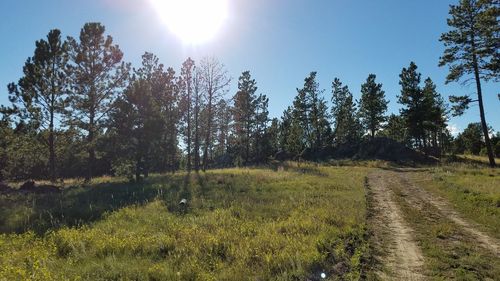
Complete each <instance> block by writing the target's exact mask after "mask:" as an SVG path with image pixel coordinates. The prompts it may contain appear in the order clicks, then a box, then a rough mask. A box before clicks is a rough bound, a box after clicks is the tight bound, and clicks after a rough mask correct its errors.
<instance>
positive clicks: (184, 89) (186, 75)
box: [179, 58, 196, 172]
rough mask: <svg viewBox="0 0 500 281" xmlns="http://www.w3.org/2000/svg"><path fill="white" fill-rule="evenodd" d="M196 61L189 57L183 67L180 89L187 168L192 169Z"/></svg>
mask: <svg viewBox="0 0 500 281" xmlns="http://www.w3.org/2000/svg"><path fill="white" fill-rule="evenodd" d="M195 71H196V70H195V62H194V61H193V60H192V59H191V58H188V59H187V60H186V61H185V62H184V63H183V64H182V68H181V76H180V78H179V84H180V85H179V88H180V89H179V91H180V93H181V96H182V98H181V112H182V113H181V115H182V119H183V121H184V126H185V127H184V130H183V133H184V142H185V143H186V154H187V165H186V167H187V170H188V172H190V171H191V162H192V160H191V156H192V155H191V154H192V149H191V144H192V140H191V137H192V119H193V118H192V111H193V75H194V72H195Z"/></svg>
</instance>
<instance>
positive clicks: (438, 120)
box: [422, 78, 447, 156]
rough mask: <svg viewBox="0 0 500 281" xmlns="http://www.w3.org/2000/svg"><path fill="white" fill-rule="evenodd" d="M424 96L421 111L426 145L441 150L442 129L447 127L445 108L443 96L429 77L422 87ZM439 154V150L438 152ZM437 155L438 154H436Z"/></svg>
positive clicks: (442, 140)
mask: <svg viewBox="0 0 500 281" xmlns="http://www.w3.org/2000/svg"><path fill="white" fill-rule="evenodd" d="M422 93H423V96H424V103H423V108H424V110H423V112H424V118H423V119H424V121H423V126H424V130H425V131H424V134H425V135H426V137H425V139H426V140H427V142H428V144H427V146H431V147H432V148H433V149H438V150H441V148H442V144H443V143H444V139H443V138H444V137H445V136H444V131H445V130H446V127H447V124H446V122H447V116H446V115H447V113H446V111H447V109H446V105H445V104H444V101H443V98H442V97H441V95H440V94H439V93H438V92H437V91H436V85H435V84H434V82H433V81H432V79H431V78H427V79H426V80H425V82H424V87H423V88H422ZM438 154H440V151H439V152H438ZM437 156H439V155H437Z"/></svg>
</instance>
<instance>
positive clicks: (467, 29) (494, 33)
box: [439, 0, 500, 82]
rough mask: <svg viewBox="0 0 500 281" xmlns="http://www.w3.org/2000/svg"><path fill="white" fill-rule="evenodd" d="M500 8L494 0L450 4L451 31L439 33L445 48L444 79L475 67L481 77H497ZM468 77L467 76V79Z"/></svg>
mask: <svg viewBox="0 0 500 281" xmlns="http://www.w3.org/2000/svg"><path fill="white" fill-rule="evenodd" d="M499 15H500V8H499V7H498V2H497V1H496V0H460V1H459V3H458V5H451V6H450V18H449V19H448V26H449V27H450V28H451V30H450V31H448V32H446V33H443V34H442V35H441V41H442V42H443V43H444V45H445V47H446V49H445V51H444V54H443V56H442V57H441V59H440V62H439V65H440V66H445V65H447V66H449V70H450V72H449V74H448V77H447V82H452V81H458V80H460V79H461V78H462V77H463V76H465V75H471V74H474V72H475V71H476V70H478V72H479V74H480V78H481V79H484V80H489V79H494V80H495V81H498V79H499V78H500V65H499V64H500V55H499V53H498V42H499V37H498V36H499V32H500V26H499V25H498V16H499ZM466 81H467V80H466Z"/></svg>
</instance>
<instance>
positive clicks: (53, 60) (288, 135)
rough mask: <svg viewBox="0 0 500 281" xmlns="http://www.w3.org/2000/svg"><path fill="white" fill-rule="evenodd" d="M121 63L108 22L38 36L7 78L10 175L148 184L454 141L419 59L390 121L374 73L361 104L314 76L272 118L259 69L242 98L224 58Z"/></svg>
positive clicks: (243, 84) (246, 81) (405, 74)
mask: <svg viewBox="0 0 500 281" xmlns="http://www.w3.org/2000/svg"><path fill="white" fill-rule="evenodd" d="M122 58H123V53H122V51H121V50H120V48H119V46H118V45H116V44H114V42H113V39H112V37H111V36H109V35H106V34H105V28H104V26H102V25H101V24H99V23H88V24H86V25H85V26H84V27H83V28H82V30H81V33H80V36H79V38H78V39H75V38H72V37H69V38H67V39H66V40H63V39H62V38H61V32H60V31H59V30H52V31H50V32H49V34H48V35H47V38H46V39H42V40H39V41H37V42H36V48H35V52H34V55H33V56H32V57H30V58H28V59H27V61H26V63H25V65H24V68H23V74H24V75H23V77H22V78H21V79H20V80H19V81H18V83H11V84H9V85H8V90H9V100H10V102H11V105H10V106H8V107H7V106H3V107H2V112H3V119H2V127H1V130H2V134H1V135H2V138H1V147H2V158H1V159H2V160H1V161H2V163H1V164H2V166H1V167H2V169H1V175H2V178H9V179H25V178H48V179H51V180H56V179H57V178H59V177H63V178H64V177H85V178H87V179H90V178H92V177H93V176H96V175H102V174H118V175H127V176H130V177H132V176H135V178H136V179H140V178H141V177H147V176H148V174H149V173H151V172H165V171H176V170H179V169H187V170H195V171H199V170H206V169H209V168H214V167H228V166H234V165H237V166H248V165H257V164H261V163H265V162H267V161H268V160H269V159H273V158H276V157H279V158H284V159H299V158H301V159H309V160H320V159H325V158H327V157H331V155H332V153H333V151H335V149H336V148H337V147H340V146H342V145H347V144H353V143H357V142H359V141H361V140H362V138H364V137H365V136H367V137H371V138H373V137H375V136H376V135H383V136H388V137H391V138H394V139H396V140H398V141H401V142H405V143H406V144H408V145H411V146H414V147H418V148H420V149H428V148H432V149H434V150H435V151H439V150H441V149H442V148H443V146H444V145H445V143H446V141H445V140H446V139H448V138H449V133H447V130H446V112H445V107H444V103H443V102H442V99H441V97H440V95H439V94H438V93H437V92H436V91H435V86H434V84H433V82H432V81H431V80H430V78H429V79H427V80H426V81H425V84H424V85H423V86H421V85H420V84H421V83H420V74H419V73H418V72H417V67H416V65H415V64H414V63H412V64H411V65H410V67H409V68H408V69H406V68H405V69H403V71H402V73H401V77H400V78H401V82H400V83H401V86H402V90H401V96H400V100H399V102H400V103H401V104H402V105H403V106H404V109H403V110H402V112H401V115H400V116H390V117H389V118H387V117H386V116H385V113H386V111H387V104H388V101H387V100H386V99H385V93H384V91H383V89H382V85H381V84H379V83H377V82H376V76H375V75H373V74H371V75H369V77H368V78H367V80H366V82H365V83H364V84H363V85H362V90H361V92H362V95H361V99H360V100H359V101H355V100H354V98H353V95H352V93H351V91H350V90H349V88H348V87H347V86H345V85H343V84H342V82H341V81H340V80H339V79H338V78H336V79H334V81H333V83H332V90H331V95H330V96H329V98H328V100H331V105H329V103H328V102H327V100H326V99H325V95H324V91H323V90H321V89H320V86H319V84H318V82H317V81H316V72H312V73H311V74H310V75H309V76H308V77H306V78H305V80H304V86H303V87H302V88H300V89H297V95H296V97H295V99H294V101H293V104H292V105H291V106H290V107H289V108H288V109H287V110H286V111H285V112H284V113H283V116H282V117H281V119H276V118H275V119H272V120H271V119H270V118H269V111H268V103H269V99H268V98H267V96H266V95H264V94H260V93H258V87H257V82H256V81H255V79H253V78H252V76H251V73H250V72H249V71H245V72H243V73H242V74H241V76H240V77H239V79H238V81H237V83H238V91H237V92H236V93H234V95H231V94H228V89H229V86H230V82H231V79H230V77H229V75H228V73H227V71H226V69H225V67H224V65H223V64H222V63H220V62H219V61H218V60H216V59H214V58H205V59H202V60H200V62H199V63H196V62H195V61H193V60H192V59H191V58H188V59H187V60H186V61H185V62H184V63H183V64H182V66H181V69H180V71H179V72H178V73H176V71H175V70H174V69H173V68H171V67H165V66H164V65H163V64H161V63H160V62H159V59H158V58H157V57H156V56H155V55H154V54H151V53H145V54H144V55H143V57H142V64H141V65H140V66H139V67H138V68H132V67H131V65H130V64H129V63H125V62H123V59H122ZM385 121H388V122H387V124H386V125H384V124H385V123H386V122H385ZM398 126H401V128H400V127H398Z"/></svg>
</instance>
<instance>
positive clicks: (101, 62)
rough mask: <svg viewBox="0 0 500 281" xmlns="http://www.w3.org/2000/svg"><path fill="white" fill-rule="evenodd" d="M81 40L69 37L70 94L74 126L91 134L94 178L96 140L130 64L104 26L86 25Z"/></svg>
mask: <svg viewBox="0 0 500 281" xmlns="http://www.w3.org/2000/svg"><path fill="white" fill-rule="evenodd" d="M79 39H80V40H79V41H77V40H76V39H74V38H71V37H70V38H68V42H69V46H70V58H71V64H70V74H71V79H72V86H73V89H72V91H71V95H70V101H71V108H72V110H71V112H70V113H71V115H70V119H71V123H72V124H73V125H75V126H77V127H78V128H80V129H81V130H84V131H86V132H87V151H88V155H89V156H88V167H87V168H88V173H87V175H86V179H87V180H90V179H91V178H92V176H93V170H94V164H95V162H96V148H95V147H96V139H97V136H98V134H99V133H100V131H101V130H102V129H103V127H104V125H105V120H106V118H107V117H108V113H109V112H110V110H111V109H112V104H113V102H114V101H115V99H116V96H117V94H118V93H120V92H121V91H122V90H123V88H124V87H125V85H126V82H127V80H128V76H129V69H130V66H129V64H125V63H124V62H123V61H122V59H123V53H122V51H121V50H120V48H119V47H118V45H114V44H113V38H112V37H111V36H109V35H108V36H105V27H104V26H103V25H101V24H100V23H86V24H85V25H84V27H83V28H82V30H81V32H80V38H79Z"/></svg>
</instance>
